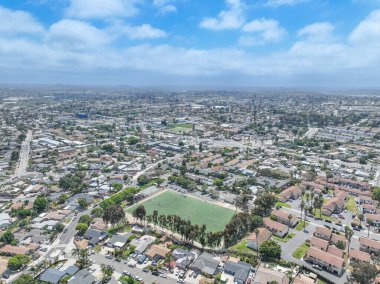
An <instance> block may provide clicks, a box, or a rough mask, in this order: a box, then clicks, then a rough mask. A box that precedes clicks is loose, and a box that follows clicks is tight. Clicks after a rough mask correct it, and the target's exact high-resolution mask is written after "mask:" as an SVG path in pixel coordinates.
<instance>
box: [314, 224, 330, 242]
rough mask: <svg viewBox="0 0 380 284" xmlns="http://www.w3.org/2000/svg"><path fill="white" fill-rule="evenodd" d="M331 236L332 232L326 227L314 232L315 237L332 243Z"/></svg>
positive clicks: (318, 228) (316, 229)
mask: <svg viewBox="0 0 380 284" xmlns="http://www.w3.org/2000/svg"><path fill="white" fill-rule="evenodd" d="M331 234H332V231H331V230H330V229H328V228H325V227H317V228H315V231H314V236H316V237H317V238H321V239H324V240H326V241H330V239H331Z"/></svg>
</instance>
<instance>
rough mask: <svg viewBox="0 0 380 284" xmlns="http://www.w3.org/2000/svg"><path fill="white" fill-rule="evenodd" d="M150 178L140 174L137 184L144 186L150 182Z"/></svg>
mask: <svg viewBox="0 0 380 284" xmlns="http://www.w3.org/2000/svg"><path fill="white" fill-rule="evenodd" d="M149 181H150V180H149V178H148V177H147V176H146V175H140V176H139V177H138V178H137V184H138V185H139V186H143V185H146V184H148V183H149Z"/></svg>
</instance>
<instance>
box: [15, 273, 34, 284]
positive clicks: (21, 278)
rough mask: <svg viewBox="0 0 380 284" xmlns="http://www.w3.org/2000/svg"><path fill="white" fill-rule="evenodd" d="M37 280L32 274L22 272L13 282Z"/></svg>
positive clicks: (23, 282)
mask: <svg viewBox="0 0 380 284" xmlns="http://www.w3.org/2000/svg"><path fill="white" fill-rule="evenodd" d="M35 283H37V281H35V280H34V278H33V276H32V275H29V274H21V275H20V276H19V277H18V278H17V279H16V280H14V281H12V284H35Z"/></svg>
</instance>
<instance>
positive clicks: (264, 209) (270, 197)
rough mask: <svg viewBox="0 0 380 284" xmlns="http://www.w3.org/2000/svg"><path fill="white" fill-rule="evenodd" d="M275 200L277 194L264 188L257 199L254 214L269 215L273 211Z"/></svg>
mask: <svg viewBox="0 0 380 284" xmlns="http://www.w3.org/2000/svg"><path fill="white" fill-rule="evenodd" d="M275 202H276V197H275V195H274V194H273V193H272V192H270V191H269V190H264V191H263V192H261V193H259V194H258V195H257V198H256V199H255V202H254V204H255V208H254V209H253V214H255V215H259V216H268V214H269V212H271V211H272V208H273V206H274V204H275Z"/></svg>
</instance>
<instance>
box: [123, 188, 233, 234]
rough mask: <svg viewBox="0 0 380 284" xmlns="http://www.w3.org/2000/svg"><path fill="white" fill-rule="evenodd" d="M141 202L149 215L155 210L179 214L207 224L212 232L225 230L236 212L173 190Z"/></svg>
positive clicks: (130, 209) (130, 210) (184, 217)
mask: <svg viewBox="0 0 380 284" xmlns="http://www.w3.org/2000/svg"><path fill="white" fill-rule="evenodd" d="M140 204H142V205H144V207H145V209H146V211H147V215H149V214H152V213H153V210H157V211H158V214H159V215H172V214H177V215H178V216H180V217H181V218H183V219H187V220H190V221H191V223H193V224H198V225H202V224H206V226H207V231H212V232H217V231H222V230H224V227H225V225H226V224H227V223H228V222H229V221H230V220H231V218H232V216H233V215H234V214H235V211H233V210H230V209H226V208H224V207H221V206H218V205H214V204H211V203H207V202H204V201H200V200H198V199H195V198H192V197H189V196H184V195H182V194H179V193H176V192H173V191H166V192H163V193H161V194H159V195H157V196H155V197H153V198H151V199H148V200H146V201H143V202H142V203H140ZM136 206H137V205H134V206H132V207H131V208H128V209H127V212H128V213H130V214H132V211H133V210H134V209H135V207H136Z"/></svg>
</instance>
